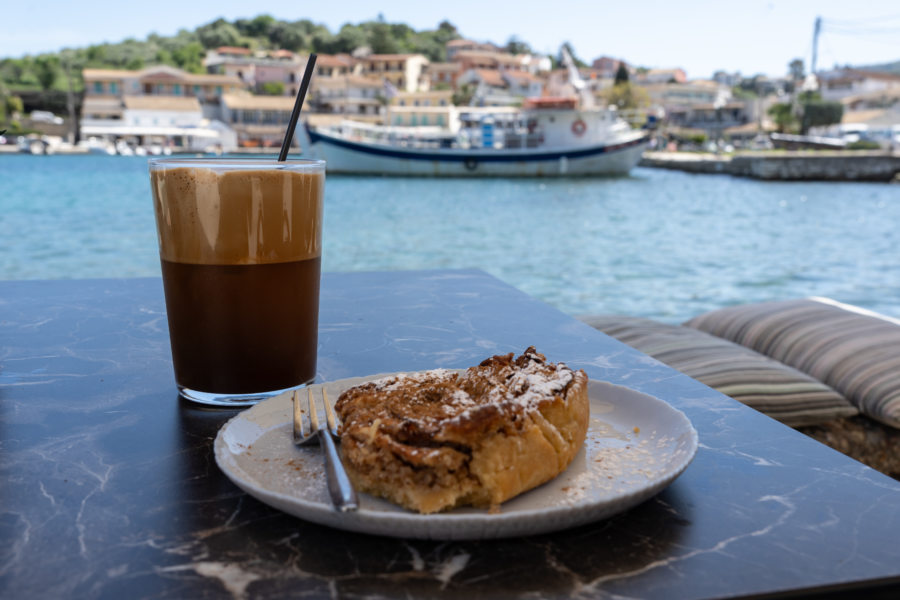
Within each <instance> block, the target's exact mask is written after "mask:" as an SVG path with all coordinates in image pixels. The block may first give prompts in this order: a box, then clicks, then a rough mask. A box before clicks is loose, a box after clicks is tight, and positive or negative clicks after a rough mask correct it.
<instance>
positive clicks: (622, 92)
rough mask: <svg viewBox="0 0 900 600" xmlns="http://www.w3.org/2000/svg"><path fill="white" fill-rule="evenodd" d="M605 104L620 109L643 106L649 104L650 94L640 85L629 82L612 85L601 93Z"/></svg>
mask: <svg viewBox="0 0 900 600" xmlns="http://www.w3.org/2000/svg"><path fill="white" fill-rule="evenodd" d="M603 97H604V99H605V100H606V103H607V104H611V105H615V106H617V107H619V108H620V109H635V108H644V107H646V106H649V105H650V95H649V94H648V93H647V90H645V89H644V88H642V87H638V86H636V85H632V84H631V83H630V82H628V81H626V82H625V83H620V84H618V85H613V86H612V87H611V88H609V89H608V90H606V91H605V93H604V94H603Z"/></svg>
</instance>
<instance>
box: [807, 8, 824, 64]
mask: <svg viewBox="0 0 900 600" xmlns="http://www.w3.org/2000/svg"><path fill="white" fill-rule="evenodd" d="M821 31H822V17H816V23H815V25H814V26H813V43H812V63H811V64H810V69H809V72H810V73H811V74H813V75H815V74H816V58H817V57H818V54H819V33H820V32H821Z"/></svg>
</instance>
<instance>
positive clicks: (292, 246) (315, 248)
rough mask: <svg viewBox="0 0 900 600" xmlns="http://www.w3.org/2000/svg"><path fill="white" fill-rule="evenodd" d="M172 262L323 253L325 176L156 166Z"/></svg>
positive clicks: (163, 246) (164, 240) (162, 243)
mask: <svg viewBox="0 0 900 600" xmlns="http://www.w3.org/2000/svg"><path fill="white" fill-rule="evenodd" d="M150 184H151V187H152V191H153V203H154V208H155V210H156V222H157V233H158V234H159V249H160V250H159V252H160V256H161V257H162V258H163V259H164V260H168V261H172V262H179V263H190V264H206V265H225V264H228V265H251V264H264V263H277V262H288V261H296V260H306V259H310V258H317V257H319V256H321V255H322V211H323V206H322V204H323V195H324V188H325V175H324V174H323V173H302V172H297V171H290V170H286V169H260V170H246V171H245V170H241V171H224V172H222V171H220V172H217V171H215V170H213V169H209V168H196V167H191V168H188V167H179V168H174V169H152V170H151V171H150Z"/></svg>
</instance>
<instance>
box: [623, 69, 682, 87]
mask: <svg viewBox="0 0 900 600" xmlns="http://www.w3.org/2000/svg"><path fill="white" fill-rule="evenodd" d="M633 79H634V82H635V83H638V84H642V85H645V84H654V83H687V80H688V79H687V73H685V71H684V69H681V68H675V69H647V70H646V71H643V72H637V73H635V74H634V75H633Z"/></svg>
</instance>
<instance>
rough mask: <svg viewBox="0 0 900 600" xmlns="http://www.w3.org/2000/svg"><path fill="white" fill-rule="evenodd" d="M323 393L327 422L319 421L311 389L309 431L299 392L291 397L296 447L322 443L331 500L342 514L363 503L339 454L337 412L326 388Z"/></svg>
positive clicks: (308, 389) (308, 390) (309, 393)
mask: <svg viewBox="0 0 900 600" xmlns="http://www.w3.org/2000/svg"><path fill="white" fill-rule="evenodd" d="M320 389H321V390H322V404H323V405H324V408H325V422H322V421H320V420H319V415H318V410H317V408H316V401H315V398H314V396H313V391H312V388H307V392H308V403H309V404H308V411H307V412H308V413H309V423H310V425H311V427H307V426H306V424H305V423H304V420H303V414H302V411H301V410H300V392H299V390H294V393H293V394H292V396H291V398H292V400H293V403H294V444H296V445H298V446H309V445H311V444H314V443H316V442H318V443H319V445H320V446H322V448H323V449H324V451H325V474H326V476H327V479H328V493H329V495H330V496H331V502H332V504H334V507H335V508H336V509H338V510H339V511H340V512H350V511H354V510H356V509H357V508H358V507H359V500H358V499H357V497H356V491H355V490H354V489H353V484H352V483H350V478H349V477H348V476H347V471H345V470H344V465H343V463H342V462H341V457H340V455H339V454H338V451H337V444H336V442H337V441H339V439H340V438H338V434H337V425H336V419H335V418H334V410H333V409H332V408H331V403H330V402H328V394H327V393H326V392H325V388H320Z"/></svg>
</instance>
